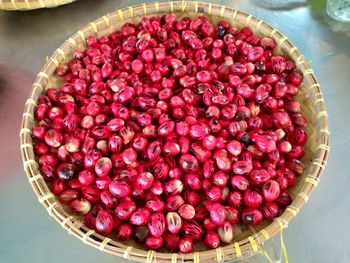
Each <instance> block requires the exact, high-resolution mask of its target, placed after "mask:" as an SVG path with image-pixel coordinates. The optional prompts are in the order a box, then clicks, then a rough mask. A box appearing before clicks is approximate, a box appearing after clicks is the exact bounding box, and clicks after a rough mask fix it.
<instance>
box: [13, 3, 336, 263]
mask: <svg viewBox="0 0 350 263" xmlns="http://www.w3.org/2000/svg"><path fill="white" fill-rule="evenodd" d="M171 12H174V13H176V14H177V15H178V17H182V16H190V17H192V18H193V17H196V16H198V15H205V16H207V17H209V18H210V19H211V20H212V21H213V22H214V23H216V22H217V21H218V20H219V19H225V20H227V21H228V22H230V23H231V24H233V25H234V26H236V27H238V28H240V27H242V26H249V27H250V28H251V29H252V30H253V31H254V32H255V33H256V34H258V35H260V36H269V37H271V38H273V39H274V40H275V41H276V43H277V45H278V50H277V53H283V54H284V55H286V56H288V57H290V58H291V59H293V60H294V61H295V62H296V65H297V67H298V68H299V69H300V70H301V72H303V74H304V82H303V84H302V86H301V88H300V91H299V93H298V95H297V97H296V99H297V100H298V101H299V102H300V103H301V104H302V113H303V114H304V115H305V116H306V118H307V119H308V122H309V124H308V125H307V127H306V131H307V133H308V135H309V140H308V142H307V144H306V145H305V152H306V154H305V156H304V158H303V162H304V164H305V172H304V174H303V175H301V176H299V177H298V180H297V184H296V186H295V187H294V188H293V189H291V190H290V193H291V195H292V196H293V203H292V204H291V205H290V206H289V207H288V208H286V210H285V211H284V212H283V214H282V215H281V216H280V217H279V218H276V219H275V220H274V221H272V222H271V221H266V222H263V223H262V224H260V225H258V226H257V227H247V226H243V225H237V226H235V228H234V233H235V235H234V236H235V238H234V242H233V243H232V244H229V245H226V246H223V247H220V248H218V249H215V250H205V248H204V247H196V248H195V252H193V253H189V254H180V253H166V251H164V252H155V251H147V250H145V249H144V247H142V246H140V245H137V244H136V243H133V242H128V243H125V242H120V241H118V240H117V239H116V238H113V237H109V238H106V237H104V236H101V235H99V234H98V233H96V232H95V231H94V230H91V229H88V228H87V227H85V226H84V225H83V223H82V218H79V217H77V216H75V215H73V214H72V213H69V210H67V209H66V208H65V207H63V206H62V205H61V204H60V203H59V202H58V200H57V198H56V197H55V196H54V195H53V194H52V193H51V192H50V189H49V187H48V185H47V184H46V182H45V181H44V178H43V177H42V175H41V174H40V171H39V166H38V163H37V159H36V157H35V155H34V152H33V142H32V136H31V132H32V128H33V127H34V126H35V125H36V122H35V120H34V118H33V116H34V110H35V107H36V105H37V104H36V102H37V99H38V97H39V96H40V95H41V94H42V93H43V92H44V91H45V90H46V89H47V88H48V87H58V86H59V83H60V81H61V80H59V78H57V77H56V76H55V75H54V71H55V69H56V68H57V67H58V66H59V65H62V64H64V63H66V62H68V61H69V60H70V59H71V58H72V52H73V50H74V49H76V48H84V47H85V39H86V37H87V36H90V35H96V36H102V35H108V34H110V33H111V32H113V31H115V30H118V29H119V28H120V27H121V25H122V24H123V23H125V22H133V23H137V22H138V21H139V19H140V17H142V16H152V15H162V14H166V13H171ZM329 138H330V135H329V130H328V116H327V112H326V109H325V105H324V99H323V97H322V92H321V90H320V85H319V83H318V82H317V80H316V77H315V74H314V72H313V70H312V69H311V68H310V65H309V63H308V62H307V61H306V60H305V58H304V57H303V55H302V54H301V53H300V51H299V50H298V48H297V47H295V46H294V45H293V44H292V43H291V42H290V41H289V39H288V38H287V37H286V36H284V35H283V34H281V33H280V32H278V31H277V30H276V29H274V28H273V27H271V26H270V25H268V24H266V23H265V22H263V21H262V20H259V19H258V18H256V17H254V16H252V15H249V14H246V13H244V12H241V11H239V10H235V9H232V8H228V7H225V6H220V5H214V4H210V3H199V2H164V3H152V4H142V5H137V6H132V7H129V8H125V9H122V10H118V11H116V12H113V13H110V14H108V15H105V16H103V17H102V18H100V19H97V20H96V21H94V22H92V23H90V24H89V25H88V26H86V27H84V28H83V29H81V30H79V31H78V32H77V33H76V34H74V35H73V36H72V37H70V38H69V39H68V40H67V41H66V42H65V43H64V44H63V45H62V46H61V47H60V48H58V49H57V50H56V51H55V52H54V54H53V55H52V56H51V57H50V58H49V59H48V60H47V63H46V64H45V66H44V67H43V69H42V71H41V72H40V73H39V74H38V75H37V78H36V81H35V83H34V84H33V87H32V89H31V92H30V96H29V98H28V100H27V101H26V103H25V108H24V113H23V119H22V125H21V130H20V143H21V153H22V158H23V164H24V170H25V172H26V174H27V176H28V179H29V182H30V184H31V186H32V187H33V190H34V192H35V193H36V195H37V196H38V200H39V202H40V203H41V204H42V205H43V206H44V207H45V209H46V210H47V212H48V213H49V215H50V216H51V217H53V218H54V219H55V220H56V221H57V222H58V223H59V224H60V225H61V226H62V227H63V228H64V229H66V230H67V231H68V233H69V234H73V235H74V236H76V237H77V238H79V239H80V240H82V241H83V242H84V243H85V244H88V245H90V246H92V247H95V248H98V249H99V250H101V251H104V252H107V253H110V254H112V255H115V256H119V257H123V258H125V259H130V260H135V261H140V262H147V263H149V262H153V261H154V262H158V263H160V262H172V263H175V262H192V261H193V262H196V263H199V262H222V261H226V260H235V259H239V258H247V257H249V256H251V255H253V254H255V253H259V252H261V251H262V246H263V244H264V242H265V241H267V240H268V239H270V238H271V237H272V236H274V235H276V234H277V233H279V232H280V231H281V230H282V229H283V228H286V227H287V226H288V223H289V222H290V221H291V220H292V218H293V217H295V216H296V215H297V214H298V212H299V211H300V209H301V207H303V206H304V204H305V203H306V202H307V201H308V199H309V196H310V195H311V194H312V192H313V191H314V189H315V188H316V186H317V184H318V183H319V179H320V176H321V173H322V171H323V170H324V168H325V166H326V160H327V157H328V153H329Z"/></svg>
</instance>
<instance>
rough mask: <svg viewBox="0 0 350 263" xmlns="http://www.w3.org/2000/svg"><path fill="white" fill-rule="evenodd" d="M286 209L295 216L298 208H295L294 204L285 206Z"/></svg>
mask: <svg viewBox="0 0 350 263" xmlns="http://www.w3.org/2000/svg"><path fill="white" fill-rule="evenodd" d="M286 211H288V212H289V213H291V214H292V215H293V216H296V215H297V214H298V212H299V208H296V207H294V206H289V207H287V209H286Z"/></svg>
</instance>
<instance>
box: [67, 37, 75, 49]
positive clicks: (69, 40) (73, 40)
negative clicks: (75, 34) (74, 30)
mask: <svg viewBox="0 0 350 263" xmlns="http://www.w3.org/2000/svg"><path fill="white" fill-rule="evenodd" d="M68 42H70V43H71V44H72V45H73V46H74V47H75V46H76V45H77V41H75V39H73V38H71V37H70V38H69V39H68Z"/></svg>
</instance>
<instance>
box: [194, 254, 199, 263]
mask: <svg viewBox="0 0 350 263" xmlns="http://www.w3.org/2000/svg"><path fill="white" fill-rule="evenodd" d="M193 262H194V263H199V253H198V252H194V253H193Z"/></svg>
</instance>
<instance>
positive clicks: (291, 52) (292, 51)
mask: <svg viewBox="0 0 350 263" xmlns="http://www.w3.org/2000/svg"><path fill="white" fill-rule="evenodd" d="M297 50H298V48H297V47H292V48H291V49H289V51H288V55H289V56H290V57H291V56H292V54H293V53H294V52H295V51H297Z"/></svg>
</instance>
